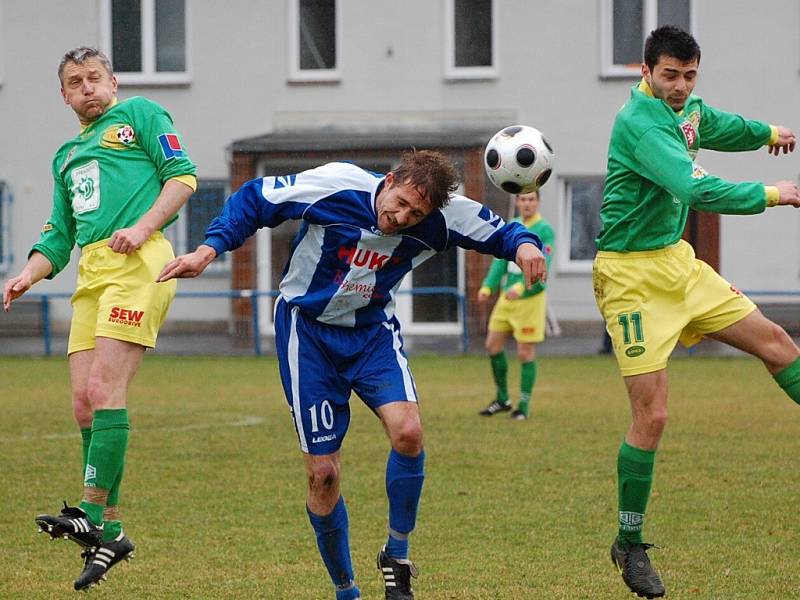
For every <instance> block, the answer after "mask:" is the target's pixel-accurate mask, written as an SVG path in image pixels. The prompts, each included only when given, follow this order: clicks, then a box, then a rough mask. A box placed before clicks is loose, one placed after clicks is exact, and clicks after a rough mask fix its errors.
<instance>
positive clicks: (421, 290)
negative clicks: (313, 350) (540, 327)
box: [25, 287, 469, 356]
mask: <svg viewBox="0 0 800 600" xmlns="http://www.w3.org/2000/svg"><path fill="white" fill-rule="evenodd" d="M397 293H398V294H410V295H414V296H416V295H448V296H453V297H454V298H455V300H456V302H457V304H458V320H459V324H460V326H461V351H462V352H467V350H468V349H469V333H468V330H467V318H466V317H467V305H466V299H465V297H464V294H462V293H461V291H460V290H459V289H458V288H455V287H417V288H414V289H412V290H398V292H397ZM278 294H279V292H278V291H276V290H230V291H217V292H178V293H177V294H175V298H176V299H180V298H218V299H223V298H229V299H234V298H242V299H247V300H249V301H250V313H251V317H250V320H251V327H252V329H251V331H252V332H253V335H252V343H253V354H255V355H256V356H261V355H262V354H263V350H262V343H261V341H262V340H261V337H262V336H261V335H260V334H259V332H260V331H261V315H260V314H259V306H258V304H259V303H258V300H259V298H264V297H269V298H276V297H277V296H278ZM71 296H72V294H71V293H68V292H53V293H28V294H26V295H25V298H26V299H28V300H32V301H38V302H39V310H40V320H41V337H42V345H43V350H44V354H45V356H51V355H52V354H53V328H52V323H51V314H50V304H51V302H52V301H53V300H60V299H68V298H70V297H71ZM431 335H437V334H431Z"/></svg>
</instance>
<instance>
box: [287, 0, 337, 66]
mask: <svg viewBox="0 0 800 600" xmlns="http://www.w3.org/2000/svg"><path fill="white" fill-rule="evenodd" d="M339 21H340V19H339V14H338V6H337V4H336V0H289V58H290V66H289V69H290V72H289V80H290V81H338V79H339V71H338V57H339V38H340V37H341V36H340V35H339Z"/></svg>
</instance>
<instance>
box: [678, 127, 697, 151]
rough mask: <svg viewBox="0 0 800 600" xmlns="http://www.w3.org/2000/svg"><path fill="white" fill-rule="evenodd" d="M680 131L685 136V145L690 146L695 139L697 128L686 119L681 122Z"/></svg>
mask: <svg viewBox="0 0 800 600" xmlns="http://www.w3.org/2000/svg"><path fill="white" fill-rule="evenodd" d="M681 131H682V132H683V137H685V138H686V145H687V146H689V148H691V147H692V146H693V145H694V143H695V142H696V141H697V130H696V129H695V128H694V125H692V124H691V122H689V121H688V120H687V121H684V122H683V123H681Z"/></svg>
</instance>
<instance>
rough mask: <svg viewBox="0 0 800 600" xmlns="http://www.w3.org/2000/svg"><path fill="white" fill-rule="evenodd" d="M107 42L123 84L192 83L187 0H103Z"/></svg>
mask: <svg viewBox="0 0 800 600" xmlns="http://www.w3.org/2000/svg"><path fill="white" fill-rule="evenodd" d="M101 6H102V10H103V13H104V14H103V15H102V23H103V27H104V31H103V42H104V43H103V46H104V48H105V49H106V51H107V52H108V55H109V58H110V59H111V64H112V65H113V66H114V73H115V74H116V75H117V79H118V80H119V82H120V83H121V84H126V83H128V84H166V85H174V84H181V83H189V81H190V71H189V44H188V40H189V36H188V35H187V23H188V22H189V19H188V9H189V3H188V2H186V0H103V3H102V5H101Z"/></svg>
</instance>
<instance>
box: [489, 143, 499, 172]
mask: <svg viewBox="0 0 800 600" xmlns="http://www.w3.org/2000/svg"><path fill="white" fill-rule="evenodd" d="M486 164H487V165H489V168H490V169H496V168H497V167H499V166H500V154H498V153H497V150H495V149H494V148H490V149H489V151H488V152H487V153H486Z"/></svg>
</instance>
